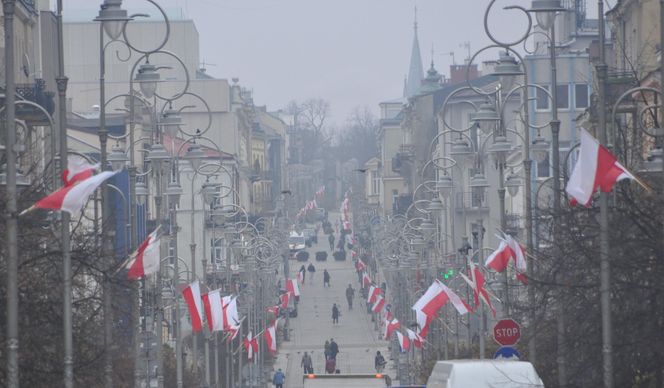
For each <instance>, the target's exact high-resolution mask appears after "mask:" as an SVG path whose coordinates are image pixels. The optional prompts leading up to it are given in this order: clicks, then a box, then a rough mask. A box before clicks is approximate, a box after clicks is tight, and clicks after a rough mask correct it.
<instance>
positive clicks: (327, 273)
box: [323, 270, 330, 287]
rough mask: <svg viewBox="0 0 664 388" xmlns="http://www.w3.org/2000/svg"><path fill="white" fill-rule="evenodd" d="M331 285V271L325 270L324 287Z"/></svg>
mask: <svg viewBox="0 0 664 388" xmlns="http://www.w3.org/2000/svg"><path fill="white" fill-rule="evenodd" d="M329 286H330V273H329V272H327V270H323V287H329Z"/></svg>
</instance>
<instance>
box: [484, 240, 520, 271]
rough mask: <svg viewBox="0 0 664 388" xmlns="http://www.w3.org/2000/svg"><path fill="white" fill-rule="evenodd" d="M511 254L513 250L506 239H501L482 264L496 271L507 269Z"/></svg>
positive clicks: (512, 254)
mask: <svg viewBox="0 0 664 388" xmlns="http://www.w3.org/2000/svg"><path fill="white" fill-rule="evenodd" d="M513 256H514V252H513V251H512V248H510V246H509V245H508V244H507V241H505V240H503V239H501V240H500V245H498V249H496V250H495V251H493V253H492V254H491V255H489V257H487V259H486V261H485V262H484V265H485V266H486V267H488V268H491V269H493V270H494V271H496V272H503V271H504V270H506V269H507V265H508V264H509V262H510V259H511V258H512V257H513Z"/></svg>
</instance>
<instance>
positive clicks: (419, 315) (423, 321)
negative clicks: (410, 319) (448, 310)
mask: <svg viewBox="0 0 664 388" xmlns="http://www.w3.org/2000/svg"><path fill="white" fill-rule="evenodd" d="M413 310H415V309H413ZM415 318H416V319H417V326H418V327H419V328H420V329H419V334H420V336H422V337H426V336H427V333H428V332H429V325H430V324H431V322H432V321H433V319H434V316H433V315H427V314H425V313H423V312H422V311H421V310H415Z"/></svg>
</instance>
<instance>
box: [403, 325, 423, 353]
mask: <svg viewBox="0 0 664 388" xmlns="http://www.w3.org/2000/svg"><path fill="white" fill-rule="evenodd" d="M406 333H407V334H408V339H410V342H412V343H413V345H415V347H416V348H418V349H421V348H422V346H423V345H424V338H422V337H421V336H420V335H419V334H417V333H416V332H414V331H412V330H410V329H406Z"/></svg>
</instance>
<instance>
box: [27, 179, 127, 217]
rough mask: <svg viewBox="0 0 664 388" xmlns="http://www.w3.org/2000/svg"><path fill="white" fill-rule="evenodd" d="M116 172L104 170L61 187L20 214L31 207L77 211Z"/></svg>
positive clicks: (31, 208)
mask: <svg viewBox="0 0 664 388" xmlns="http://www.w3.org/2000/svg"><path fill="white" fill-rule="evenodd" d="M118 172H119V171H104V172H101V173H99V174H97V175H94V176H91V177H89V178H87V179H83V180H81V181H79V182H78V183H77V184H75V185H72V186H65V187H62V188H61V189H59V190H57V191H55V192H53V193H51V194H49V195H48V196H46V197H44V198H42V199H40V200H39V201H37V203H35V204H34V205H32V206H31V207H29V208H28V209H26V210H24V211H22V212H21V214H25V213H27V212H29V211H31V210H33V209H51V210H60V211H63V212H67V213H69V214H74V213H76V212H79V211H81V209H82V208H83V206H84V205H85V203H86V202H87V201H88V198H89V197H90V195H92V193H93V192H94V191H95V190H96V189H97V187H99V186H100V185H101V184H102V183H104V181H105V180H106V179H108V178H110V177H112V176H113V175H115V174H117V173H118Z"/></svg>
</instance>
